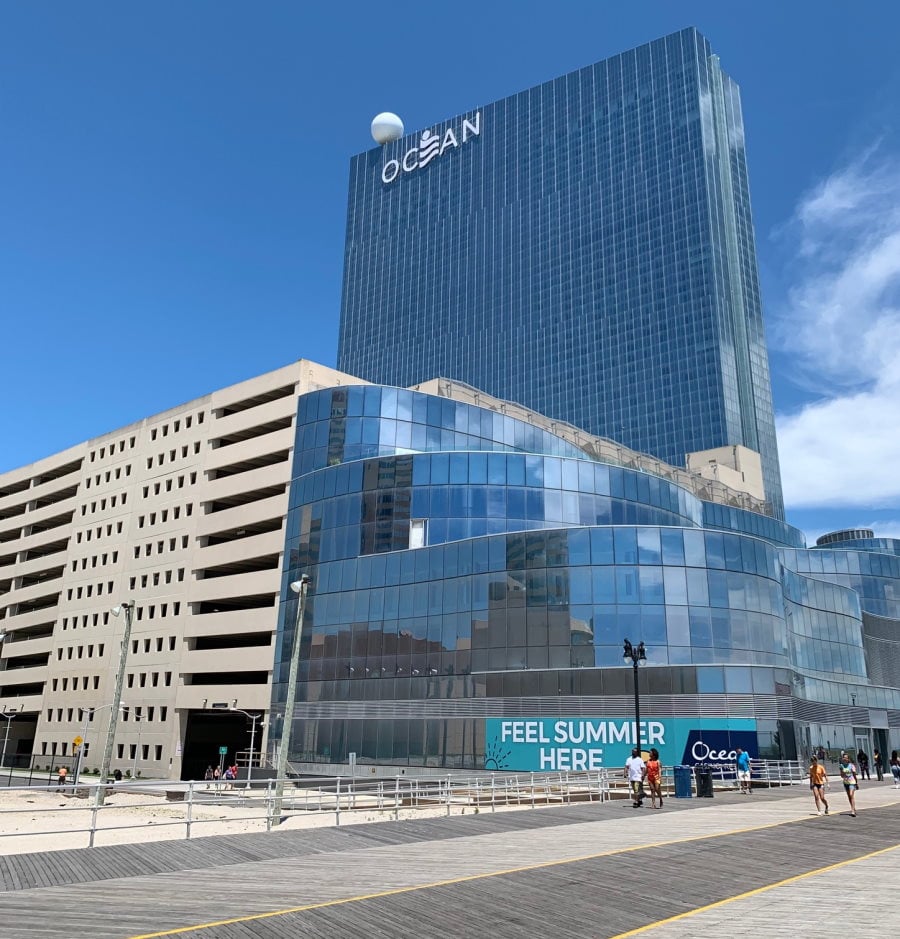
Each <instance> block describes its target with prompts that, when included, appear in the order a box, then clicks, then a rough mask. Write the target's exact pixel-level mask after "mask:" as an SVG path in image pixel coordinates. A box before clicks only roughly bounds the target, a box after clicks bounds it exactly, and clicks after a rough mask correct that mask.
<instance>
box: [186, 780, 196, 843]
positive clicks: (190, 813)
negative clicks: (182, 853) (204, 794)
mask: <svg viewBox="0 0 900 939" xmlns="http://www.w3.org/2000/svg"><path fill="white" fill-rule="evenodd" d="M193 820H194V782H193V780H191V782H189V783H188V798H187V815H186V816H185V820H184V825H185V835H184V837H185V840H186V841H190V840H191V822H192V821H193Z"/></svg>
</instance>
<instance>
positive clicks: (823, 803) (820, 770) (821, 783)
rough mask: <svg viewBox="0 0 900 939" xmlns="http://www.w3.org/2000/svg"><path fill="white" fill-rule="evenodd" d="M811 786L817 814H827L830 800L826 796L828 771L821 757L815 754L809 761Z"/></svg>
mask: <svg viewBox="0 0 900 939" xmlns="http://www.w3.org/2000/svg"><path fill="white" fill-rule="evenodd" d="M809 788H810V789H812V794H813V799H815V802H816V812H817V814H819V815H822V814H825V815H827V814H828V800H827V799H826V798H825V790H826V789H827V788H828V773H826V772H825V767H824V766H823V765H822V764H821V763H820V762H819V758H818V757H815V756H814V757H813V758H812V759H811V760H810V761H809ZM823 808H824V813H823V811H822V810H823Z"/></svg>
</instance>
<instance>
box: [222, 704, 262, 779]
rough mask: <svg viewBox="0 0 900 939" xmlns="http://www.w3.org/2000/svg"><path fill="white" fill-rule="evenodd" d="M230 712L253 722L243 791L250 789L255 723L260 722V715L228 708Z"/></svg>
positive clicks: (254, 745) (254, 746)
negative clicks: (241, 715) (245, 782)
mask: <svg viewBox="0 0 900 939" xmlns="http://www.w3.org/2000/svg"><path fill="white" fill-rule="evenodd" d="M230 710H232V711H236V712H237V713H238V714H243V715H244V717H246V718H249V719H250V720H251V721H253V725H252V726H251V728H250V762H249V763H248V764H247V785H246V786H245V787H244V788H245V789H249V788H250V780H251V778H252V777H253V751H254V749H255V748H256V722H257V721H258V720H260V718H261V717H262V714H251V713H250V712H249V711H243V710H241V709H240V708H239V707H234V705H232V707H231V708H230Z"/></svg>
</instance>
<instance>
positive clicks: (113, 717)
mask: <svg viewBox="0 0 900 939" xmlns="http://www.w3.org/2000/svg"><path fill="white" fill-rule="evenodd" d="M122 613H124V614H125V632H124V633H123V635H122V645H121V647H120V649H119V667H118V669H117V670H116V685H115V690H114V691H113V699H112V703H111V704H110V707H111V708H112V712H111V713H110V715H109V728H108V729H107V731H106V747H105V748H104V750H103V762H102V763H101V764H100V783H101V785H100V787H99V789H98V790H97V805H102V804H103V798H104V796H105V794H106V786H105V785H104V784H105V783H106V777H107V776H108V775H109V764H110V762H111V761H112V752H113V742H114V741H115V739H116V724H117V723H118V720H119V709H120V708H121V706H122V684H123V683H124V681H125V659H126V658H127V656H128V643H129V642H130V641H131V622H132V620H133V619H134V600H126V601H125V603H120V604H119V605H118V606H114V607H113V608H112V614H113V616H119V615H120V614H122Z"/></svg>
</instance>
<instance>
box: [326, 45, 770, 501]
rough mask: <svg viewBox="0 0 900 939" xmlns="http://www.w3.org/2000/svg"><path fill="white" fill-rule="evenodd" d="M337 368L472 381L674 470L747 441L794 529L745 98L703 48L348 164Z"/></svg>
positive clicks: (569, 78)
mask: <svg viewBox="0 0 900 939" xmlns="http://www.w3.org/2000/svg"><path fill="white" fill-rule="evenodd" d="M437 140H440V141H441V143H440V145H438V144H437V143H436V142H435V141H437ZM429 141H430V142H429ZM338 367H339V368H341V369H343V370H344V371H347V372H349V373H351V374H354V375H358V376H360V377H362V378H365V379H368V380H370V381H374V382H378V383H382V384H390V385H397V386H409V385H413V384H416V383H418V382H422V381H425V380H427V379H431V378H435V377H438V376H445V377H449V378H454V379H458V380H461V381H465V382H468V383H469V384H472V385H474V386H476V387H478V388H481V389H483V390H484V391H487V392H488V393H490V394H492V395H495V396H498V397H501V398H505V399H509V400H514V401H517V402H520V403H522V404H524V405H526V406H527V407H530V408H532V409H534V410H536V411H538V412H540V413H542V414H545V415H547V416H549V417H552V418H557V419H563V420H566V421H569V422H571V423H573V424H575V425H576V426H579V427H582V428H584V429H585V430H587V431H589V432H590V433H594V434H597V435H601V436H606V437H610V438H612V439H614V440H617V441H620V442H622V443H624V444H626V445H628V446H629V447H632V448H634V449H636V450H638V451H641V452H644V453H650V454H653V455H655V456H658V457H660V458H661V459H663V460H665V461H667V462H669V463H671V464H673V465H676V466H681V465H683V463H684V457H685V454H686V453H689V452H693V451H697V450H704V449H708V448H711V447H718V446H723V445H726V444H743V445H744V446H747V447H749V448H751V449H753V450H756V451H758V452H759V453H760V454H761V455H762V462H763V473H764V481H765V488H766V496H767V499H768V500H769V501H770V502H771V504H772V507H773V511H774V514H775V515H776V516H777V517H779V518H780V517H782V516H783V507H782V497H781V481H780V474H779V468H778V454H777V446H776V440H775V430H774V420H773V413H772V401H771V388H770V380H769V371H768V358H767V350H766V344H765V336H764V330H763V321H762V311H761V304H760V294H759V283H758V274H757V266H756V252H755V244H754V234H753V225H752V220H751V214H750V198H749V187H748V180H747V164H746V157H745V151H744V131H743V122H742V116H741V108H740V97H739V92H738V89H737V86H736V85H735V84H734V83H733V82H732V80H731V79H730V78H729V77H728V76H727V75H726V74H724V73H723V72H722V70H721V69H720V67H719V63H718V59H717V57H716V56H715V55H713V54H712V50H711V49H710V46H709V43H708V42H707V40H706V39H705V38H704V37H703V36H701V35H700V34H699V33H698V32H697V31H696V30H694V29H686V30H683V31H681V32H679V33H676V34H674V35H671V36H667V37H665V38H664V39H660V40H658V41H656V42H652V43H649V44H648V45H645V46H641V47H640V48H638V49H634V50H632V51H630V52H626V53H623V54H622V55H617V56H614V57H613V58H610V59H607V60H605V61H602V62H599V63H597V64H596V65H592V66H589V67H587V68H583V69H580V70H579V71H576V72H572V73H571V74H569V75H564V76H562V77H560V78H558V79H555V80H553V81H550V82H547V83H545V84H543V85H540V86H538V87H536V88H532V89H529V90H528V91H524V92H521V93H520V94H517V95H513V96H511V97H509V98H505V99H503V100H501V101H497V102H495V103H493V104H489V105H486V106H485V107H483V108H480V109H475V110H472V111H469V112H467V113H466V114H465V115H461V116H459V117H457V118H453V119H451V120H448V121H443V122H441V123H440V124H438V125H435V127H434V128H432V129H430V130H427V131H425V137H424V139H423V137H422V136H420V134H419V133H418V132H417V133H415V134H408V135H407V136H405V137H403V138H402V139H401V140H399V141H396V142H393V143H390V144H387V145H386V146H384V147H381V148H377V149H373V150H370V151H368V152H365V153H362V154H359V155H357V156H356V157H354V158H353V160H352V162H351V168H350V196H349V206H348V216H347V237H346V248H345V269H344V285H343V300H342V309H341V328H340V345H339V352H338Z"/></svg>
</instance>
